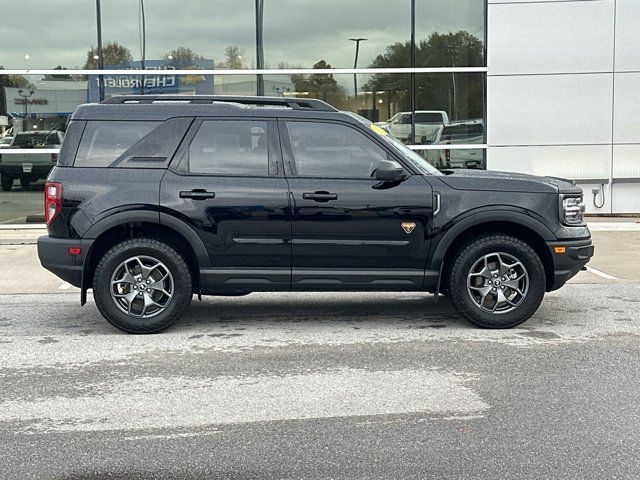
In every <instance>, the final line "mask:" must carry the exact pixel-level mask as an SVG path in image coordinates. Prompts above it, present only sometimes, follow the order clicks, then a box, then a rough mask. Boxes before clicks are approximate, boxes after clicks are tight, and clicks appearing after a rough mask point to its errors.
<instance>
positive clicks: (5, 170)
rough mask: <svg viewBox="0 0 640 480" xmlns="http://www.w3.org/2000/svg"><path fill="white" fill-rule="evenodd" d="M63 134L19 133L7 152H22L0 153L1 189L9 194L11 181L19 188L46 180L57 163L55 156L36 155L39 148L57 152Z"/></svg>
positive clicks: (48, 154)
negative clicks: (21, 150) (19, 150)
mask: <svg viewBox="0 0 640 480" xmlns="http://www.w3.org/2000/svg"><path fill="white" fill-rule="evenodd" d="M63 140H64V133H62V132H61V131H59V130H38V131H33V132H20V133H18V134H16V135H15V136H14V137H13V141H12V142H11V144H10V145H9V149H24V153H2V154H1V155H0V182H1V183H2V190H4V191H5V192H8V191H10V190H11V188H12V187H13V181H14V180H15V179H16V178H19V179H20V185H21V186H22V188H27V187H29V185H30V184H31V183H32V182H35V181H37V180H39V179H40V178H47V175H48V174H49V171H50V170H51V169H52V168H53V166H54V165H55V164H56V162H57V161H58V154H57V153H38V152H37V151H38V149H45V148H46V149H57V150H60V146H61V145H62V141H63Z"/></svg>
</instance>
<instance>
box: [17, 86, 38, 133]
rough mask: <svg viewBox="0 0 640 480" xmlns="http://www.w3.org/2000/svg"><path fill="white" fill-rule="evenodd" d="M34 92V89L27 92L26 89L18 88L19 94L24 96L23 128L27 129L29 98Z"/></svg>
mask: <svg viewBox="0 0 640 480" xmlns="http://www.w3.org/2000/svg"><path fill="white" fill-rule="evenodd" d="M33 94H34V91H33V90H29V93H25V92H24V90H22V89H20V90H18V95H20V96H21V97H22V104H23V105H24V119H23V120H22V130H23V131H26V130H27V113H28V112H27V107H28V105H29V101H28V99H29V98H31V96H32V95H33Z"/></svg>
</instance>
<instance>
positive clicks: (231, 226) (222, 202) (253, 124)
mask: <svg viewBox="0 0 640 480" xmlns="http://www.w3.org/2000/svg"><path fill="white" fill-rule="evenodd" d="M280 158H281V154H280V147H279V142H278V137H277V125H276V122H275V121H273V120H272V121H268V120H259V119H235V120H219V119H210V120H209V119H207V120H200V121H196V123H195V124H194V126H192V130H191V131H190V132H189V133H188V134H187V138H186V139H185V142H184V145H182V147H181V149H180V151H179V153H178V155H177V158H176V160H177V165H176V166H175V167H174V168H172V169H171V170H169V171H167V174H166V175H165V177H164V179H163V182H162V186H161V191H160V205H161V209H162V211H164V212H165V213H168V214H170V215H173V216H175V217H178V218H180V219H181V220H183V221H186V222H188V223H189V224H190V225H191V227H192V228H193V229H194V230H195V231H196V232H197V234H198V235H199V237H200V238H201V239H202V241H203V243H204V245H205V247H206V249H207V252H208V255H209V262H210V267H205V268H202V269H201V283H202V290H203V292H204V293H207V292H214V291H224V290H226V291H228V290H236V289H237V290H247V289H250V290H272V289H282V288H289V286H290V279H291V246H290V243H289V240H290V234H291V231H290V228H291V227H290V225H291V217H290V210H289V195H288V187H287V181H286V180H285V178H284V176H283V173H282V168H281V166H279V165H280Z"/></svg>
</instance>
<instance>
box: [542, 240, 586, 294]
mask: <svg viewBox="0 0 640 480" xmlns="http://www.w3.org/2000/svg"><path fill="white" fill-rule="evenodd" d="M547 246H548V247H549V250H550V252H551V258H552V259H553V278H552V282H550V284H549V283H548V284H547V290H548V291H552V290H557V289H558V288H560V287H562V286H563V285H564V284H565V283H567V280H569V279H570V278H571V277H573V276H575V275H576V274H577V273H578V272H579V271H580V270H582V268H583V267H584V266H585V265H586V264H587V263H588V262H589V260H591V257H593V252H594V246H593V242H592V241H591V239H590V238H588V239H586V240H570V241H559V242H547ZM563 249H564V250H563Z"/></svg>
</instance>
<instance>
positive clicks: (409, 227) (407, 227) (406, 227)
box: [401, 222, 416, 235]
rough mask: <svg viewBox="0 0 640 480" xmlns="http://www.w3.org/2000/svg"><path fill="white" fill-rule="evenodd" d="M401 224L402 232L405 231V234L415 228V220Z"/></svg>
mask: <svg viewBox="0 0 640 480" xmlns="http://www.w3.org/2000/svg"><path fill="white" fill-rule="evenodd" d="M401 225H402V229H403V230H404V233H406V234H407V235H409V234H410V233H411V232H413V229H414V228H416V223H415V222H402V223H401Z"/></svg>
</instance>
